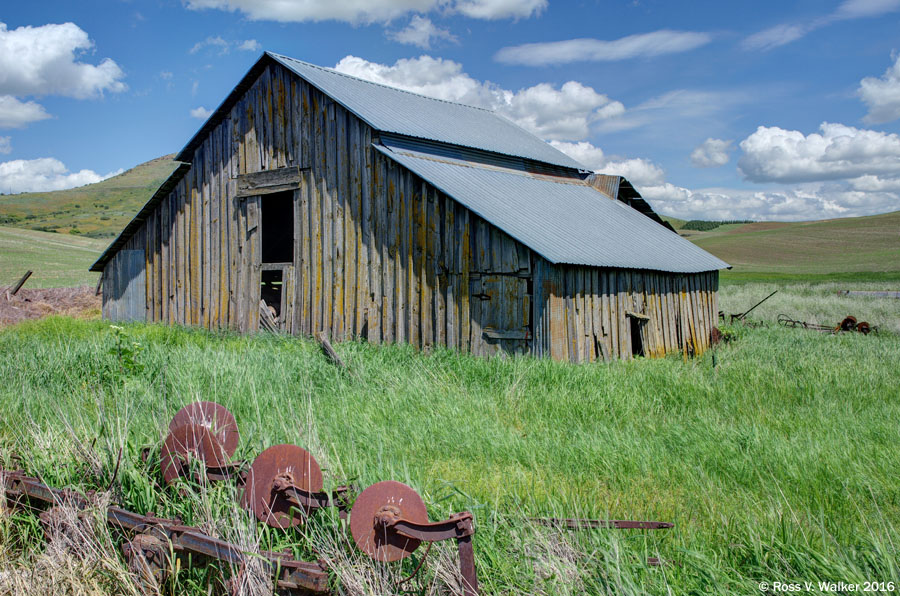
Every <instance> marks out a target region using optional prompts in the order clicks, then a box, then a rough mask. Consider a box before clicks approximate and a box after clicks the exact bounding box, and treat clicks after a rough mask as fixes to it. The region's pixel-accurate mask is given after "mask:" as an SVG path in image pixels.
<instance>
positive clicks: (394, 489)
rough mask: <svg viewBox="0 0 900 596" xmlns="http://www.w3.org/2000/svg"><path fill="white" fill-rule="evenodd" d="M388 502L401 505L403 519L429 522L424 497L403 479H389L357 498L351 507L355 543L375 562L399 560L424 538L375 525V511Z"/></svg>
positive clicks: (351, 530) (409, 553)
mask: <svg viewBox="0 0 900 596" xmlns="http://www.w3.org/2000/svg"><path fill="white" fill-rule="evenodd" d="M386 505H391V506H393V507H396V508H398V509H399V510H400V514H399V516H400V517H402V518H404V519H407V520H409V521H412V522H416V523H422V524H426V523H428V510H427V509H426V508H425V503H424V502H423V501H422V497H420V496H419V494H418V493H417V492H416V491H415V490H413V489H412V488H410V487H409V486H407V485H405V484H403V483H402V482H395V481H393V480H386V481H384V482H378V483H376V484H373V485H372V486H370V487H369V488H367V489H366V490H364V491H363V492H362V493H361V494H360V495H359V496H358V497H357V498H356V502H355V503H354V504H353V509H351V510H350V533H351V534H352V535H353V540H354V542H356V546H358V547H359V549H360V550H361V551H363V552H364V553H366V554H367V555H369V556H370V557H372V558H373V559H375V560H376V561H399V560H400V559H403V558H406V557H408V556H409V555H411V554H412V553H413V551H415V550H416V549H417V548H419V544H420V543H421V541H420V540H415V539H411V538H405V537H403V536H400V535H399V534H396V533H395V532H391V531H390V530H385V529H384V528H379V527H378V526H376V525H375V514H376V513H378V510H379V509H381V508H382V507H384V506H386Z"/></svg>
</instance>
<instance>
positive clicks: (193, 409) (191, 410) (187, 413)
mask: <svg viewBox="0 0 900 596" xmlns="http://www.w3.org/2000/svg"><path fill="white" fill-rule="evenodd" d="M185 424H196V425H199V426H203V427H206V428H208V429H209V431H210V432H211V433H212V435H213V437H215V439H216V440H217V441H218V442H219V443H221V445H222V447H223V448H224V450H225V453H226V454H227V455H228V457H232V456H233V455H234V452H235V451H237V446H238V442H239V441H240V439H241V435H240V433H239V432H238V426H237V422H236V421H235V419H234V415H233V414H232V413H231V412H229V411H228V408H226V407H225V406H223V405H220V404H217V403H215V402H212V401H196V402H194V403H191V404H188V405H186V406H184V407H183V408H181V409H180V410H178V412H177V413H176V414H175V416H174V417H173V418H172V422H170V423H169V431H173V430H175V429H176V428H178V427H179V426H184V425H185Z"/></svg>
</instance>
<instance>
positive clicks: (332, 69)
mask: <svg viewBox="0 0 900 596" xmlns="http://www.w3.org/2000/svg"><path fill="white" fill-rule="evenodd" d="M266 54H268V55H270V56H271V57H273V58H276V59H282V60H290V61H292V62H299V63H300V64H303V65H304V66H308V67H310V68H315V69H317V70H324V71H325V72H327V73H329V74H334V75H339V76H342V77H346V78H348V79H353V80H354V81H359V82H361V83H367V84H369V85H375V86H376V87H382V88H384V89H390V90H391V91H399V92H400V93H406V94H408V95H413V96H415V97H420V98H422V99H428V100H431V101H437V102H441V103H446V104H450V105H453V106H460V107H463V108H471V109H473V110H481V111H482V112H487V113H489V114H493V115H495V116H500V117H501V118H503V117H504V116H502V115H501V114H498V113H497V112H496V111H494V110H490V109H488V108H482V107H480V106H473V105H472V104H468V103H462V102H459V101H450V100H449V99H440V98H438V97H431V96H429V95H423V94H421V93H416V92H415V91H410V90H408V89H401V88H400V87H394V86H392V85H385V84H384V83H376V82H375V81H370V80H369V79H364V78H362V77H357V76H354V75H351V74H347V73H345V72H341V71H339V70H335V69H334V68H329V67H327V66H320V65H318V64H313V63H312V62H306V61H304V60H298V59H297V58H291V57H290V56H285V55H284V54H276V53H275V52H266Z"/></svg>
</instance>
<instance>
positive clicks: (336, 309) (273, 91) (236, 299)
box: [130, 65, 530, 354]
mask: <svg viewBox="0 0 900 596" xmlns="http://www.w3.org/2000/svg"><path fill="white" fill-rule="evenodd" d="M372 134H373V133H372V130H371V128H369V126H367V125H366V124H365V123H363V122H362V121H360V120H359V119H358V118H356V117H355V116H354V115H352V114H350V113H349V112H347V111H346V110H345V109H344V108H342V107H341V106H340V105H338V104H336V103H335V102H334V101H332V100H331V99H330V98H328V97H326V96H325V95H323V94H322V93H320V92H319V91H318V90H316V89H315V88H313V87H311V86H310V85H308V84H307V83H305V82H304V81H301V80H298V79H297V78H296V77H294V76H293V75H291V74H289V73H288V72H286V71H285V70H284V69H282V68H281V67H279V66H274V65H273V66H269V67H268V68H267V69H266V71H265V72H264V73H263V74H262V75H261V76H260V77H259V79H258V80H257V81H256V83H255V84H254V85H252V86H251V87H250V89H249V90H248V91H247V93H246V94H245V95H244V97H243V98H242V99H241V100H240V101H238V103H237V104H236V105H235V106H234V108H233V109H232V110H231V114H230V117H229V118H226V119H224V120H223V121H222V122H221V123H220V124H219V125H218V126H217V127H216V128H215V129H214V130H213V131H212V133H211V134H210V135H209V136H208V137H207V138H206V139H205V140H204V141H203V143H202V145H201V146H200V147H199V148H198V149H197V150H196V151H195V152H194V156H193V162H192V167H191V169H190V170H189V171H188V173H187V174H186V175H185V177H184V179H183V180H182V181H181V182H180V183H179V184H178V186H177V187H176V188H175V189H174V190H173V191H172V192H171V193H170V195H169V196H168V197H167V198H165V199H164V200H163V201H162V203H161V204H160V206H159V207H158V208H157V209H156V210H155V211H154V212H153V213H152V214H151V215H150V216H149V217H148V219H147V220H146V222H145V223H144V225H143V227H142V228H141V230H140V231H139V232H138V233H137V234H136V235H135V236H134V237H133V238H132V240H131V241H130V242H131V243H135V242H138V240H137V239H140V240H139V241H140V243H141V244H142V245H146V246H147V248H148V250H147V260H146V270H147V280H148V281H147V290H146V294H147V319H148V320H151V321H162V322H166V323H176V324H182V325H198V326H203V327H207V328H219V327H229V328H234V329H238V330H240V331H253V330H256V329H258V328H259V310H258V308H257V304H258V302H259V284H260V262H259V261H260V238H259V229H260V201H259V199H258V197H249V198H246V199H237V198H235V195H236V192H237V190H236V189H237V185H236V178H237V177H238V176H240V175H242V174H247V173H254V172H259V171H264V170H272V169H276V168H282V167H286V166H298V167H300V168H302V171H301V180H300V184H299V187H298V188H297V190H296V191H295V193H294V205H295V207H294V214H295V221H294V233H295V243H294V244H295V255H294V263H293V271H290V272H287V275H286V279H285V288H286V289H289V288H290V289H291V291H290V295H289V296H288V297H287V299H286V300H285V302H286V304H287V308H286V312H285V315H286V317H287V318H288V319H289V321H286V323H289V324H288V327H289V329H290V331H291V332H292V333H295V334H305V335H310V334H313V333H315V332H318V331H324V332H326V333H328V334H329V335H330V336H331V337H332V338H333V339H335V340H336V341H341V340H344V339H348V338H351V337H364V338H368V340H369V341H372V342H408V343H412V344H414V345H416V346H418V347H420V348H428V347H430V346H432V345H445V346H450V347H457V348H460V349H463V350H467V351H474V352H476V353H485V354H487V353H494V352H496V351H499V350H500V349H505V348H506V347H507V346H509V349H510V350H511V351H527V340H526V339H525V337H526V335H527V333H525V332H524V331H521V330H520V333H521V335H522V339H496V338H485V337H484V334H483V331H482V328H481V327H482V326H481V319H480V318H478V316H476V317H475V318H474V319H473V317H471V316H470V308H471V307H470V305H471V303H472V300H471V298H470V292H473V293H475V294H476V295H478V296H479V297H478V308H476V309H475V310H476V312H477V313H478V315H480V310H481V308H480V307H481V306H482V303H483V302H488V301H484V300H481V298H480V296H481V295H483V294H485V295H489V296H490V295H493V294H495V293H497V291H498V287H500V289H501V290H506V293H507V294H509V293H510V292H512V290H509V289H507V288H505V287H503V286H504V284H502V283H499V284H498V283H496V279H495V278H496V277H497V276H510V277H514V276H520V275H523V274H527V273H528V272H529V270H530V251H529V250H528V249H527V248H525V247H524V246H522V245H520V244H519V243H517V242H515V241H514V240H512V239H511V238H509V236H507V235H506V234H505V233H503V232H501V231H500V230H498V229H496V228H494V227H493V226H490V225H489V224H487V223H485V222H484V221H483V220H481V219H480V218H478V217H477V216H474V215H472V214H470V212H469V211H468V210H466V209H465V208H463V207H461V206H460V205H459V204H458V203H457V202H456V201H454V200H452V199H450V198H449V197H447V196H446V195H444V194H443V193H441V192H439V191H437V190H436V189H435V188H434V187H432V186H431V185H429V184H427V183H425V182H424V181H422V180H421V179H420V178H419V177H417V176H415V175H413V174H412V173H410V172H408V171H407V170H405V169H403V168H401V167H399V166H397V165H396V164H395V163H394V162H393V161H391V160H389V159H387V158H385V157H384V156H382V155H381V154H379V153H377V152H376V151H374V150H373V149H372V148H371V144H372V140H373V139H372ZM473 255H475V256H476V257H477V258H474V259H473ZM488 272H490V273H491V274H492V277H485V276H484V274H485V273H488ZM517 279H518V277H517ZM492 280H494V281H492ZM507 285H508V284H507ZM470 286H471V287H470ZM520 286H521V284H518V285H516V287H515V288H514V290H515V291H517V292H519V293H520V294H524V292H523V291H521V290H522V287H520ZM485 287H486V288H487V289H486V290H485ZM500 298H501V296H499V295H498V296H496V297H492V299H491V300H492V301H493V305H496V306H497V309H498V311H503V309H504V306H503V304H501V302H502V300H500ZM527 303H528V297H527V296H524V295H521V296H520V297H519V302H517V304H515V305H513V306H511V307H510V308H508V309H506V314H504V315H503V316H501V317H500V323H501V324H502V323H505V321H506V320H507V319H509V318H516V317H518V319H519V320H522V321H526V325H525V326H527V320H528V317H529V316H530V313H529V312H528V311H529V310H530V308H528V307H527ZM523 304H524V305H525V306H524V307H523V306H522V305H523ZM523 308H524V312H523ZM485 320H486V321H487V322H488V323H492V322H493V321H492V319H491V318H490V317H488V318H486V319H485ZM500 331H506V330H505V329H501V330H500Z"/></svg>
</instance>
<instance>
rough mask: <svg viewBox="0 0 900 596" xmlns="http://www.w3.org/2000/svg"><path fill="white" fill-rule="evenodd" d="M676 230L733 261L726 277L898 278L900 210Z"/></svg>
mask: <svg viewBox="0 0 900 596" xmlns="http://www.w3.org/2000/svg"><path fill="white" fill-rule="evenodd" d="M670 221H671V220H670ZM676 221H677V220H676ZM673 225H674V223H673ZM678 227H679V226H676V229H678ZM678 233H679V234H681V235H682V236H684V237H685V238H687V239H689V240H691V241H692V242H693V243H694V244H696V245H698V246H700V247H701V248H703V249H705V250H707V251H709V252H711V253H713V254H714V255H716V256H717V257H719V258H721V259H724V260H725V261H727V262H728V263H730V264H731V265H732V266H733V267H734V268H733V269H732V271H730V272H728V273H727V274H726V278H727V277H740V276H741V275H743V274H748V275H754V274H759V273H766V274H767V275H770V274H774V277H782V276H783V277H792V276H796V275H801V276H826V275H834V274H838V273H840V274H856V275H854V276H853V277H859V278H860V279H863V278H865V277H866V274H875V275H874V276H873V277H874V278H884V277H885V276H887V277H891V278H900V211H895V212H892V213H885V214H882V215H872V216H868V217H850V218H842V219H826V220H821V221H805V222H791V223H785V222H758V223H751V224H728V225H722V226H719V227H718V228H715V229H714V230H710V231H708V232H697V231H690V230H682V229H678Z"/></svg>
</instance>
